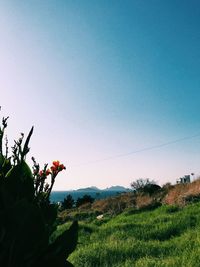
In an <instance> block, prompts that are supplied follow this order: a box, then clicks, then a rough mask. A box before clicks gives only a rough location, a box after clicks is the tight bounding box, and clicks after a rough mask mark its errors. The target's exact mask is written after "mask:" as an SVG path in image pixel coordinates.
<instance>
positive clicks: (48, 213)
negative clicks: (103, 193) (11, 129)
mask: <svg viewBox="0 0 200 267" xmlns="http://www.w3.org/2000/svg"><path fill="white" fill-rule="evenodd" d="M7 119H8V118H3V120H2V126H0V215H1V220H0V266H3V267H11V266H12V267H19V266H20V267H44V266H49V267H55V266H57V267H64V266H65V267H69V266H72V264H71V263H69V262H68V261H66V258H67V257H68V256H69V254H71V252H72V251H73V250H74V249H75V247H76V244H77V238H78V224H77V222H74V223H73V224H72V225H71V227H70V228H69V229H68V230H65V231H64V232H63V233H62V234H61V235H60V236H58V237H57V238H55V240H52V239H51V236H52V235H54V233H55V230H56V219H57V205H56V204H51V203H50V200H49V197H50V194H51V191H52V188H53V185H54V182H55V178H56V176H57V174H58V173H59V172H60V171H62V170H63V169H65V167H64V165H63V164H60V163H59V162H58V161H54V162H53V165H52V166H51V168H50V169H48V168H47V165H45V166H44V168H43V169H42V170H41V169H40V166H39V164H37V163H36V161H35V160H34V159H33V161H34V166H33V173H32V171H31V169H30V168H29V166H28V165H27V163H26V161H25V159H26V155H27V153H28V152H29V147H28V145H29V141H30V138H31V135H32V132H33V128H32V129H31V131H30V133H29V135H28V137H27V139H26V140H25V142H23V138H24V135H23V134H22V135H21V137H20V138H19V140H17V141H15V145H14V147H13V148H12V156H10V157H9V155H8V142H7V141H6V144H5V149H4V147H3V138H4V132H5V129H6V127H7ZM4 150H5V152H4ZM47 176H50V184H48V183H47V182H46V180H47Z"/></svg>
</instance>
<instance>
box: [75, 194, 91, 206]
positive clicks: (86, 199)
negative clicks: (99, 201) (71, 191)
mask: <svg viewBox="0 0 200 267" xmlns="http://www.w3.org/2000/svg"><path fill="white" fill-rule="evenodd" d="M93 202H94V198H93V197H91V196H90V195H84V196H83V197H79V198H78V199H77V201H76V207H77V208H78V207H80V206H82V205H85V204H87V203H93Z"/></svg>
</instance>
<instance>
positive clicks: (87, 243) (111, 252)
mask: <svg viewBox="0 0 200 267" xmlns="http://www.w3.org/2000/svg"><path fill="white" fill-rule="evenodd" d="M62 227H63V228H65V227H67V225H64V226H62ZM62 227H61V228H62ZM60 230H61V229H60ZM199 249H200V204H199V203H198V204H191V205H188V206H187V207H185V208H177V207H174V206H163V207H160V208H157V209H155V210H154V211H146V212H144V211H143V212H140V213H132V211H131V210H130V211H126V212H124V213H122V214H120V215H118V216H116V217H115V218H104V220H102V221H97V220H94V221H93V222H91V223H88V222H87V223H85V222H82V223H80V231H79V245H78V248H77V250H76V251H75V252H74V253H73V254H72V255H71V256H70V260H71V262H73V263H74V265H75V266H87V267H94V266H95V267H102V266H105V267H106V266H110V267H130V266H136V267H145V266H146V267H150V266H152V267H153V266H154V267H160V266H163V267H165V266H166V267H175V266H182V267H184V266H185V267H189V266H190V267H197V266H200V253H199Z"/></svg>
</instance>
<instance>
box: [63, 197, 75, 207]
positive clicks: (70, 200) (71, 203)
mask: <svg viewBox="0 0 200 267" xmlns="http://www.w3.org/2000/svg"><path fill="white" fill-rule="evenodd" d="M74 202H75V201H74V199H73V198H72V196H71V195H67V196H66V197H65V198H64V200H63V201H62V203H61V206H62V209H71V208H73V206H74Z"/></svg>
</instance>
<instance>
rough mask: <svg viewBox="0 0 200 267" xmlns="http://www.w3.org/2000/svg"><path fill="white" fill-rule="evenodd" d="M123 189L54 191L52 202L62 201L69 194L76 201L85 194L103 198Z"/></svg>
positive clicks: (117, 193)
mask: <svg viewBox="0 0 200 267" xmlns="http://www.w3.org/2000/svg"><path fill="white" fill-rule="evenodd" d="M121 193H124V192H122V191H115V190H105V191H104V190H102V191H100V190H99V191H86V190H84V191H79V190H78V191H53V192H52V193H51V196H50V200H51V202H52V203H58V202H62V201H63V200H64V198H65V197H66V196H67V195H71V196H72V198H73V199H74V200H75V201H76V200H77V199H78V198H79V197H80V198H81V197H83V196H84V195H90V196H91V197H93V198H94V199H103V198H107V197H111V196H116V195H119V194H121Z"/></svg>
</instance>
